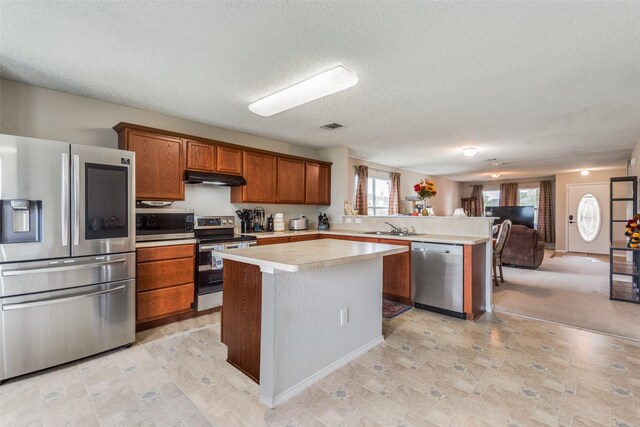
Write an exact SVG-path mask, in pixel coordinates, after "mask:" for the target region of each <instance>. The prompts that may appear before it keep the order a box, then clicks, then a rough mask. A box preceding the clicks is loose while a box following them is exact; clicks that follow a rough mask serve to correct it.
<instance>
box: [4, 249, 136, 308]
mask: <svg viewBox="0 0 640 427" xmlns="http://www.w3.org/2000/svg"><path fill="white" fill-rule="evenodd" d="M135 275H136V254H135V252H130V253H126V254H115V255H100V256H89V257H80V258H64V259H57V260H44V261H32V262H20V263H12V264H0V297H8V296H17V295H24V294H31V293H36V292H47V291H54V290H58V289H65V288H74V287H77V286H84V285H92V284H95V283H106V282H114V281H117V280H125V279H133V278H134V277H135Z"/></svg>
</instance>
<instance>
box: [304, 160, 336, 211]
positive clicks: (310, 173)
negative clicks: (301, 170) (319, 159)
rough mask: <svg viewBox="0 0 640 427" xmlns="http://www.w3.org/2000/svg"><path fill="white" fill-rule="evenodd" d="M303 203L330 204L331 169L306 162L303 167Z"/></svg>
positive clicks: (323, 165)
mask: <svg viewBox="0 0 640 427" xmlns="http://www.w3.org/2000/svg"><path fill="white" fill-rule="evenodd" d="M305 177H306V184H305V203H307V204H310V205H330V204H331V169H330V167H329V166H328V165H325V164H320V163H311V162H307V163H306V166H305Z"/></svg>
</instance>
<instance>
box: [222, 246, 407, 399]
mask: <svg viewBox="0 0 640 427" xmlns="http://www.w3.org/2000/svg"><path fill="white" fill-rule="evenodd" d="M407 250H408V248H407V247H406V246H398V245H386V244H376V243H362V242H353V241H343V240H331V239H322V240H312V241H306V242H296V243H286V244H279V245H270V246H256V247H249V248H240V249H231V250H226V251H220V252H216V253H215V254H216V255H218V256H220V257H222V258H223V259H224V270H223V274H224V277H223V281H224V306H223V310H222V342H223V343H224V344H225V345H226V346H227V348H228V353H227V361H228V362H229V363H231V364H232V365H234V366H235V367H236V368H238V369H239V370H241V371H242V372H244V373H245V374H246V375H248V376H249V377H250V378H252V379H253V380H254V381H256V382H258V383H259V384H260V401H261V402H262V403H264V404H265V405H267V406H269V407H275V406H277V405H278V404H280V403H282V402H284V401H286V400H287V399H289V398H290V397H291V396H293V395H295V394H296V393H298V392H300V391H302V390H304V389H305V388H307V387H309V386H310V385H311V384H313V383H314V382H315V381H317V380H319V379H320V378H322V377H324V376H325V375H327V374H329V373H331V372H333V371H334V370H336V369H338V368H339V367H340V366H342V365H344V364H346V363H348V362H349V361H350V360H352V359H354V358H356V357H358V356H359V355H361V354H363V353H365V352H366V351H368V350H369V349H370V348H372V347H374V346H376V345H377V344H379V343H381V342H382V341H383V337H382V258H383V257H384V256H387V255H395V254H399V253H402V252H406V251H407Z"/></svg>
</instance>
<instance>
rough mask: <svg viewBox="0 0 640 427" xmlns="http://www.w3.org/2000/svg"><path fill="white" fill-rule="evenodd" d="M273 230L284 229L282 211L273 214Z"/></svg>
mask: <svg viewBox="0 0 640 427" xmlns="http://www.w3.org/2000/svg"><path fill="white" fill-rule="evenodd" d="M273 231H284V214H283V213H282V212H278V213H276V214H275V215H274V216H273Z"/></svg>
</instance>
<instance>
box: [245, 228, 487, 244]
mask: <svg viewBox="0 0 640 427" xmlns="http://www.w3.org/2000/svg"><path fill="white" fill-rule="evenodd" d="M246 234H247V235H248V236H256V237H257V238H258V239H268V238H270V237H291V236H304V235H308V234H329V235H337V236H352V237H370V238H372V239H389V240H405V241H412V242H432V243H449V244H456V245H477V244H480V243H486V242H488V241H489V238H488V237H480V236H451V235H443V234H414V235H412V236H393V235H388V234H381V235H379V234H367V232H366V231H364V230H328V231H325V230H314V229H312V230H301V231H273V232H265V233H246Z"/></svg>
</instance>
